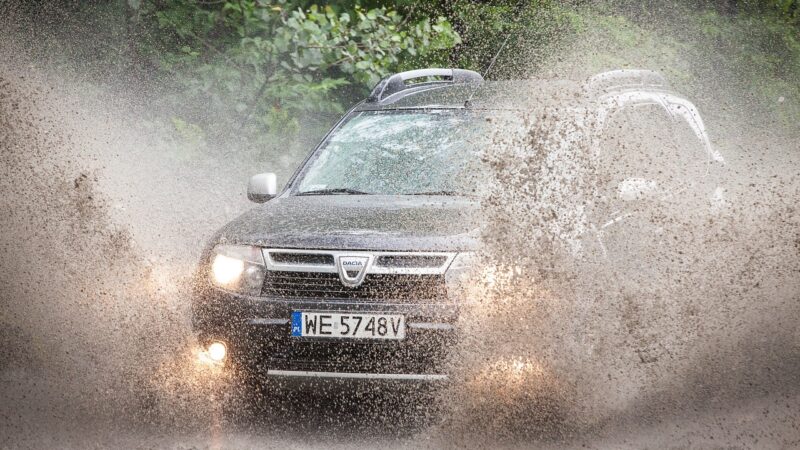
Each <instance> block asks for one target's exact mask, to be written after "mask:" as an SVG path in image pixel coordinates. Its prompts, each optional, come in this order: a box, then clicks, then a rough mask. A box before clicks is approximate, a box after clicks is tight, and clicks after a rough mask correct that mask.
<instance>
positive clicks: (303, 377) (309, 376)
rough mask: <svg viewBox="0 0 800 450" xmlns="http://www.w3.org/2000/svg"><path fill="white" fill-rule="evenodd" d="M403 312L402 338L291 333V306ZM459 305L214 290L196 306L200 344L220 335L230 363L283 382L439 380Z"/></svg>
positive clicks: (443, 373) (195, 322) (443, 375)
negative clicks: (296, 334)
mask: <svg viewBox="0 0 800 450" xmlns="http://www.w3.org/2000/svg"><path fill="white" fill-rule="evenodd" d="M298 310H300V311H303V310H305V311H332V312H336V311H347V312H362V313H367V312H381V313H392V314H403V315H405V317H406V327H407V328H406V337H405V339H403V340H399V341H378V340H368V339H336V338H308V337H292V336H291V335H290V334H291V329H290V317H291V313H292V312H293V311H298ZM457 317H458V308H457V306H456V305H455V304H452V303H436V304H418V303H413V302H407V301H405V302H402V303H392V302H390V301H376V300H369V301H359V300H338V299H337V300H328V299H325V300H320V299H291V300H287V299H279V298H270V297H250V296H243V295H239V294H235V293H231V292H226V291H222V290H219V289H216V288H210V289H208V290H207V291H206V292H205V293H204V294H203V295H199V296H198V297H197V299H196V301H195V302H194V304H193V327H194V330H195V332H196V333H197V334H198V337H199V339H200V341H201V343H207V342H210V341H211V340H223V341H225V342H226V343H227V345H228V351H229V362H230V363H231V364H233V365H236V366H237V367H240V368H244V369H246V370H247V371H248V372H251V373H255V374H257V375H259V376H265V377H271V378H276V379H281V380H288V381H314V382H326V381H331V380H337V379H338V380H354V381H368V382H381V381H389V380H392V381H402V382H440V381H444V380H446V377H447V370H446V365H447V360H448V353H449V349H450V348H451V347H452V345H453V344H454V343H455V341H456V338H457V334H456V327H455V323H456V319H457Z"/></svg>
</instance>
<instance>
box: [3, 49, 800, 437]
mask: <svg viewBox="0 0 800 450" xmlns="http://www.w3.org/2000/svg"><path fill="white" fill-rule="evenodd" d="M3 61H4V65H3V68H2V70H0V133H1V134H0V137H1V138H0V144H2V170H3V173H2V177H1V179H0V186H2V192H3V196H2V200H0V201H2V207H3V211H5V214H4V215H3V217H2V219H0V223H2V231H3V232H2V236H1V237H0V248H2V251H3V261H4V263H3V269H4V270H3V271H2V274H0V277H2V278H1V279H0V299H2V302H3V308H2V311H1V312H0V324H2V329H0V334H1V335H2V336H3V339H2V341H3V342H4V346H3V350H2V354H0V355H1V356H0V377H2V380H3V383H2V388H0V399H2V401H0V416H2V417H3V421H2V422H3V424H2V425H0V427H2V428H1V429H0V435H2V436H3V437H4V442H7V444H4V445H8V446H10V447H32V448H41V447H46V446H49V445H52V444H53V442H56V443H58V444H57V445H59V446H64V447H86V446H90V445H95V446H101V447H171V448H175V447H181V448H183V447H224V448H228V447H232V448H253V447H265V448H272V447H282V446H291V447H298V448H304V447H309V448H315V447H327V446H328V444H330V443H333V444H336V445H337V446H340V447H363V448H368V447H374V446H376V445H379V444H380V445H382V446H387V447H400V448H403V447H412V448H416V447H424V446H427V447H432V448H440V447H484V446H490V445H501V444H502V445H508V446H519V445H528V444H531V443H539V444H542V445H546V446H553V447H558V446H564V447H574V446H577V445H589V446H592V447H595V446H596V447H610V448H618V447H632V448H638V447H642V446H645V445H656V446H658V445H673V443H677V444H676V445H678V446H700V447H706V446H714V445H735V446H755V447H792V446H793V445H797V443H798V442H800V432H798V429H797V422H798V417H799V416H798V414H800V411H799V410H798V406H797V405H798V404H800V401H798V400H799V399H800V392H798V386H800V379H799V378H798V376H799V375H798V374H800V332H798V329H800V327H799V326H798V325H800V295H799V294H800V258H799V257H798V254H799V253H800V213H798V210H797V203H798V199H800V187H799V186H800V184H799V183H798V172H800V171H798V168H800V165H798V161H797V158H798V155H799V154H800V152H798V148H797V145H796V142H795V141H793V140H792V139H791V137H790V136H791V133H786V134H784V133H783V132H782V131H781V130H753V131H752V132H749V133H743V132H742V131H741V129H737V127H736V126H733V125H731V126H729V127H723V126H718V125H717V126H710V128H712V131H716V133H717V134H716V135H715V136H714V146H715V148H717V149H719V151H720V152H721V153H722V154H723V155H724V156H725V159H726V166H725V171H724V173H723V174H722V175H721V178H720V179H719V180H715V181H717V182H719V184H720V185H724V187H725V193H726V195H725V204H724V209H721V210H719V211H717V212H715V213H714V214H713V215H711V216H709V215H706V214H702V212H703V210H701V208H700V206H697V207H696V208H694V209H690V208H686V207H685V205H686V204H687V198H681V199H680V200H681V202H679V203H678V204H677V205H675V204H667V206H666V207H665V208H666V209H662V208H661V207H658V208H657V207H653V206H651V205H647V204H638V205H637V206H636V208H638V210H637V212H638V213H639V214H640V219H641V220H639V221H637V222H634V223H633V225H631V227H630V228H628V229H626V231H625V233H624V234H623V235H622V236H618V237H617V238H618V239H617V240H616V241H614V240H610V241H604V242H605V243H606V244H607V247H608V248H605V249H601V248H600V247H598V245H597V240H596V239H595V240H593V238H594V237H596V235H593V234H591V233H590V232H589V230H591V229H592V225H593V224H594V225H596V224H597V221H593V220H591V218H590V217H591V212H592V209H591V205H592V204H593V200H596V199H597V197H598V196H599V195H600V194H598V193H597V192H596V190H597V187H598V186H599V185H600V184H601V183H602V180H603V176H604V174H603V173H600V172H591V171H589V172H587V173H586V174H585V176H581V177H576V174H577V173H580V171H581V170H584V168H585V167H586V166H585V165H582V162H584V161H585V158H589V156H588V154H581V153H580V152H582V151H583V152H587V153H588V151H589V150H590V149H589V148H588V147H587V145H588V144H586V141H585V140H581V139H580V136H581V130H585V128H586V127H587V126H588V125H590V124H589V123H587V122H585V121H580V120H578V121H576V119H575V117H576V116H575V114H574V111H571V112H569V111H567V110H568V107H567V106H568V105H571V104H572V102H573V101H574V100H570V96H571V95H572V94H571V93H570V92H565V90H564V88H563V87H560V86H561V85H560V84H556V85H555V86H556V87H554V88H553V90H552V91H549V92H548V91H547V88H540V89H543V90H544V91H545V92H543V93H542V95H547V96H549V97H550V100H548V101H543V102H540V103H537V104H536V105H535V106H534V105H531V106H530V107H529V108H526V109H527V110H528V112H526V113H525V114H523V115H522V116H520V117H514V118H513V120H512V121H511V122H510V123H511V125H508V123H509V122H503V121H502V120H500V119H502V118H498V123H497V127H496V129H495V131H494V132H493V133H492V136H491V143H490V144H489V145H488V147H487V150H486V151H485V152H484V159H485V161H484V162H485V163H487V164H488V166H489V167H490V168H491V170H490V172H491V174H490V175H491V177H492V178H493V180H494V182H493V183H491V184H490V186H489V189H488V192H486V193H485V197H484V198H483V199H482V203H483V214H484V216H485V221H484V222H485V223H484V226H483V228H482V234H483V238H484V239H483V242H484V246H485V247H484V249H483V251H482V252H481V254H480V255H479V260H480V267H482V268H483V269H482V270H481V271H479V273H477V274H473V276H474V278H472V279H471V280H472V281H471V282H470V283H469V284H468V285H467V286H466V287H465V289H466V291H467V292H468V293H469V295H470V298H471V299H472V300H473V301H472V302H471V304H470V305H469V306H468V307H467V308H465V311H464V315H463V317H462V324H461V325H462V326H463V327H464V329H465V330H466V333H465V336H466V338H465V339H463V341H462V342H461V344H460V345H459V347H458V351H457V352H456V353H455V355H454V358H453V362H452V363H453V366H454V367H455V369H456V375H455V377H454V378H455V379H456V383H454V385H453V386H451V387H448V388H447V389H445V390H444V391H443V392H440V393H438V394H439V395H438V398H437V399H436V401H435V402H434V403H436V404H437V408H436V410H435V411H434V412H431V411H429V410H427V409H425V408H421V410H420V411H418V412H417V411H414V410H411V411H408V410H404V411H401V413H400V414H395V413H393V411H392V410H393V409H396V406H397V404H396V401H397V400H396V399H392V398H391V397H390V398H388V399H386V398H382V397H381V395H375V398H374V399H373V400H372V401H374V402H375V404H379V403H381V402H384V403H385V404H384V405H383V407H382V408H378V411H380V413H379V414H377V415H376V416H373V415H371V414H370V412H369V411H367V412H365V411H355V412H353V411H348V408H347V405H348V403H347V402H345V403H344V406H342V404H338V405H337V403H336V401H332V404H330V405H328V406H329V407H330V410H329V411H328V412H325V411H320V410H319V409H315V408H313V407H310V408H305V407H304V406H303V405H302V404H301V405H298V404H297V403H298V402H297V401H296V399H292V398H290V399H288V400H287V399H283V400H281V399H275V400H274V401H275V402H276V404H278V403H279V404H280V407H279V408H277V409H278V411H282V412H286V411H288V412H290V413H292V414H294V415H293V416H291V415H286V414H283V413H278V414H277V415H279V416H281V415H283V417H278V418H275V417H271V416H269V414H266V415H267V416H268V417H267V418H264V417H257V418H256V419H255V420H253V419H252V418H245V419H242V418H241V417H238V416H239V415H247V414H249V413H244V412H243V411H242V410H240V411H238V413H240V414H237V411H235V410H234V411H233V412H232V413H231V412H230V411H229V410H228V411H226V410H225V409H226V408H228V406H227V405H230V404H231V399H229V398H226V397H228V396H230V395H233V393H235V392H236V390H235V389H233V388H232V385H233V384H235V383H234V382H233V381H232V380H229V379H226V378H225V377H222V376H220V374H218V373H215V372H214V370H213V369H209V368H205V367H203V366H198V365H197V364H196V362H197V358H196V356H197V355H196V354H195V353H193V351H194V348H195V343H194V342H193V336H192V333H191V327H190V318H189V299H188V298H187V295H186V294H185V293H186V292H188V291H189V289H188V283H189V279H190V277H191V275H192V271H193V270H194V264H195V262H196V259H197V257H198V255H199V253H200V249H201V248H202V246H203V245H204V244H205V240H206V239H207V238H208V236H210V234H211V233H212V232H213V230H215V229H216V228H218V227H219V226H221V225H223V224H224V223H225V222H226V221H227V220H230V219H231V218H233V217H234V216H235V215H237V214H238V213H240V212H241V211H244V210H245V208H246V207H247V205H246V203H245V201H244V195H243V183H241V180H245V179H246V177H247V176H248V175H250V174H251V172H255V171H257V170H253V169H252V161H250V160H248V159H247V158H244V159H243V160H242V161H237V162H231V161H227V160H226V161H222V160H213V159H211V160H205V161H201V162H193V163H187V162H186V161H182V160H180V159H172V158H169V157H165V156H164V155H163V154H161V150H162V149H163V148H164V146H168V145H170V144H169V140H168V139H167V138H163V137H161V136H158V135H157V134H158V133H157V132H152V130H151V131H148V128H147V124H146V121H145V120H141V118H140V117H138V116H137V115H136V114H135V113H132V112H131V110H135V109H136V107H131V106H130V105H128V104H126V101H127V100H126V99H124V98H122V99H116V100H111V99H109V98H106V97H104V96H109V94H108V93H94V94H95V95H97V96H99V97H100V100H97V99H95V100H92V99H91V98H89V97H91V96H90V95H88V92H87V91H86V86H85V85H80V84H79V83H75V82H73V81H69V80H65V79H62V78H60V77H58V76H56V75H54V74H52V73H48V72H47V71H41V72H36V71H35V70H28V66H27V65H26V64H24V63H22V62H20V60H15V59H13V58H10V57H9V58H4V60H3ZM512 94H513V93H512ZM128 95H129V96H131V97H135V93H130V92H129V93H128ZM103 100H107V101H106V102H105V104H104V101H103ZM548 102H550V103H552V104H553V105H555V106H554V109H547V108H542V107H541V104H542V103H543V104H548ZM101 105H102V106H101ZM741 120H742V121H744V122H746V117H745V118H743V119H741ZM148 133H151V134H150V135H148ZM658 135H659V130H658V129H649V128H647V127H646V126H645V127H644V128H643V131H642V133H641V134H640V135H631V134H630V133H625V134H622V135H613V133H612V135H611V136H610V137H609V138H608V139H609V142H607V143H606V145H613V146H615V148H616V147H619V148H637V147H636V146H637V145H639V146H642V145H649V146H655V145H657V144H661V142H659V141H658V140H657V139H655V138H654V136H658ZM142 136H145V137H142ZM584 137H585V136H584ZM160 146H161V147H160ZM553 155H556V156H555V157H554V156H553ZM755 155H758V156H757V157H756V156H755ZM553 161H557V163H553ZM642 163H643V164H649V162H647V161H645V162H642ZM210 180H213V181H210ZM679 181H680V182H685V181H686V180H684V179H681V180H679ZM578 199H580V200H578ZM689 200H692V199H689ZM578 205H580V206H582V207H583V209H581V208H578V207H577V206H578ZM676 210H677V213H679V214H676ZM654 233H659V234H658V237H653V236H654ZM587 236H588V237H587ZM645 236H646V237H647V238H645ZM665 240H667V241H668V242H672V244H671V245H669V246H667V247H663V246H655V247H654V246H644V247H643V248H641V247H637V248H636V249H635V250H636V252H637V253H635V254H637V255H639V256H641V258H640V259H625V258H623V259H616V260H615V259H613V258H612V259H611V260H610V261H611V262H609V259H607V254H606V253H603V251H604V250H605V251H606V252H608V253H611V254H612V255H613V254H614V253H613V251H614V248H611V247H612V245H611V244H613V245H617V246H622V247H621V248H623V249H626V251H627V250H630V249H627V248H626V247H625V245H627V243H629V242H630V241H633V242H634V243H636V242H640V243H641V242H646V243H657V242H663V241H665ZM609 243H610V244H609ZM618 250H619V248H618ZM497 324H511V326H510V330H513V332H509V331H508V330H509V328H502V329H499V328H498V327H497ZM281 402H282V403H281ZM319 402H322V403H319ZM232 403H233V404H234V405H236V399H233V402H232ZM301 403H302V402H301ZM312 403H313V404H315V405H318V404H322V405H326V403H324V400H314V402H312ZM331 411H332V412H331ZM273 414H274V413H273ZM256 415H257V414H256ZM415 415H419V416H426V415H431V416H433V417H432V418H427V417H423V418H422V419H420V418H419V417H413V416H415ZM287 417H288V418H287ZM409 417H412V419H413V420H412V419H409ZM240 419H242V421H243V422H244V424H242V423H240ZM418 421H421V422H425V425H424V426H418V425H414V424H415V423H416V422H418ZM403 422H410V423H412V425H413V426H410V427H408V429H406V430H404V431H402V432H400V433H399V434H398V433H396V431H395V428H396V427H397V426H398V425H403Z"/></svg>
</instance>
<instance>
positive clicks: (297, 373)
mask: <svg viewBox="0 0 800 450" xmlns="http://www.w3.org/2000/svg"><path fill="white" fill-rule="evenodd" d="M267 375H268V376H273V377H300V378H350V379H356V380H398V381H447V375H440V374H427V373H426V374H416V373H352V372H312V371H305V370H274V369H269V370H267Z"/></svg>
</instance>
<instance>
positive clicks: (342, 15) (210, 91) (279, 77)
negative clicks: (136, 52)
mask: <svg viewBox="0 0 800 450" xmlns="http://www.w3.org/2000/svg"><path fill="white" fill-rule="evenodd" d="M157 5H160V6H157ZM140 8H141V9H140V14H141V16H142V17H143V26H145V27H147V26H150V27H151V29H150V36H151V39H150V40H148V41H145V42H144V43H143V44H142V45H143V48H142V50H141V51H142V53H143V54H150V55H155V56H156V64H157V66H158V68H159V70H161V71H164V72H167V73H169V74H171V76H172V79H173V83H174V84H175V85H177V87H178V89H177V92H178V94H177V95H175V96H174V98H172V99H170V100H171V101H172V102H174V103H176V104H177V103H179V102H185V103H188V104H193V105H205V106H204V107H203V108H200V109H198V110H196V111H194V112H192V111H185V110H184V111H183V112H184V114H187V117H184V118H182V120H187V121H192V122H194V124H195V125H196V126H200V127H201V128H202V129H204V130H205V131H206V135H207V136H209V137H212V138H213V137H220V138H223V139H227V138H229V137H231V135H232V134H235V135H238V136H239V137H242V138H246V139H244V140H246V141H248V142H249V143H250V144H251V145H261V146H265V145H271V146H276V145H277V146H281V147H284V148H285V146H286V145H290V144H291V143H292V142H294V141H295V140H296V137H297V135H298V133H299V132H300V131H301V129H300V128H301V123H303V122H304V121H303V119H304V117H306V116H309V115H312V114H313V115H320V114H322V115H325V114H339V113H341V112H342V109H343V108H342V104H343V101H342V100H343V99H342V96H343V93H346V92H347V91H345V90H344V88H345V87H348V88H349V89H351V90H352V91H355V92H357V93H358V95H359V96H363V94H364V93H365V92H366V90H367V88H368V87H371V86H372V85H374V84H375V83H376V82H377V81H378V80H379V79H380V78H381V77H383V76H385V75H386V74H388V73H390V72H391V71H392V70H393V69H394V68H396V67H397V66H398V65H399V64H400V62H401V61H405V60H413V59H415V58H420V57H426V56H427V55H428V54H430V53H431V52H435V51H439V50H443V49H448V48H451V47H452V46H454V45H456V44H458V43H459V42H460V38H459V36H458V34H457V33H455V32H454V31H453V29H452V27H451V25H450V23H449V22H448V21H447V20H445V19H444V18H442V17H439V18H437V19H435V20H431V19H429V18H427V17H424V18H418V19H416V20H414V21H410V20H408V19H405V18H403V17H402V16H401V15H400V14H399V13H398V12H397V11H395V10H392V9H391V8H388V7H386V6H381V7H376V8H373V9H369V10H366V9H363V8H361V7H359V6H355V7H353V8H352V9H350V10H342V11H336V10H334V8H332V7H330V6H326V7H319V6H316V5H311V6H309V7H308V8H305V9H304V8H300V7H296V6H293V5H291V4H290V3H289V2H287V1H286V0H279V1H275V2H266V1H261V0H238V1H224V2H220V3H205V2H204V3H199V2H198V3H195V2H185V1H178V0H169V1H167V2H166V5H164V4H163V2H159V3H156V2H154V1H150V2H144V3H142V4H141V7H140ZM209 112H213V117H209V114H208V113H209ZM209 119H210V120H209ZM316 134H318V132H316ZM267 135H269V136H271V138H270V142H264V139H263V136H267Z"/></svg>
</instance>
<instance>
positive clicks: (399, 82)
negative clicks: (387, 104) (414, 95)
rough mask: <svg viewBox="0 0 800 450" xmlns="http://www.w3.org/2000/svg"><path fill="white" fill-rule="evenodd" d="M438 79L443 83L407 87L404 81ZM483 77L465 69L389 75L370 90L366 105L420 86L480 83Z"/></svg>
mask: <svg viewBox="0 0 800 450" xmlns="http://www.w3.org/2000/svg"><path fill="white" fill-rule="evenodd" d="M428 77H439V78H443V79H444V80H443V81H433V82H430V83H412V84H409V85H407V84H406V81H408V80H413V79H416V78H428ZM482 81H483V77H482V76H481V74H479V73H478V72H473V71H471V70H465V69H418V70H409V71H407V72H400V73H396V74H394V75H389V76H387V77H385V78H383V79H382V80H381V81H379V82H378V84H376V85H375V87H374V88H373V89H372V93H371V94H370V95H369V97H367V103H377V102H380V101H382V100H384V99H386V98H387V97H389V96H390V95H393V94H396V93H398V92H402V91H404V90H406V89H410V88H412V87H415V86H418V85H421V84H426V85H430V84H434V83H436V84H438V83H448V84H457V83H480V82H482Z"/></svg>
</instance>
